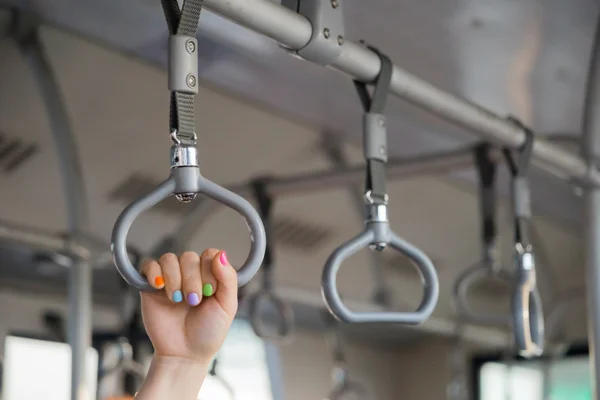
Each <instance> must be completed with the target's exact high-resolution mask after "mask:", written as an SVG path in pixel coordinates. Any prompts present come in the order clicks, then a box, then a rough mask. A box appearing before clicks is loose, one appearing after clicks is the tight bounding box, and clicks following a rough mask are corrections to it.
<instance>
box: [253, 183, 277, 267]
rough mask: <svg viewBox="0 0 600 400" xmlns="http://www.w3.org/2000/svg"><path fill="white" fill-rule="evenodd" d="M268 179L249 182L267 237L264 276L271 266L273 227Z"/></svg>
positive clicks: (263, 264)
mask: <svg viewBox="0 0 600 400" xmlns="http://www.w3.org/2000/svg"><path fill="white" fill-rule="evenodd" d="M268 181H269V179H268V178H259V179H255V180H254V181H252V182H251V186H252V190H253V191H254V198H255V199H256V203H257V206H258V213H259V214H260V218H261V219H262V220H263V225H264V226H265V233H266V237H267V246H266V249H265V257H264V259H263V263H262V270H263V274H264V275H268V274H269V273H270V271H271V269H272V265H273V251H272V247H271V245H272V243H273V234H272V233H273V232H272V231H273V227H272V225H273V224H272V212H271V211H272V209H273V197H272V196H271V195H270V194H269V192H268Z"/></svg>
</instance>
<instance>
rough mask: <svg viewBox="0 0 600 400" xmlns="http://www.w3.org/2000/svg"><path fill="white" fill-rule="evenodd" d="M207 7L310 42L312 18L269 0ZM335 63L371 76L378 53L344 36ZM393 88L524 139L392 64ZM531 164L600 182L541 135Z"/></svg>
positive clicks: (475, 124) (217, 1)
mask: <svg viewBox="0 0 600 400" xmlns="http://www.w3.org/2000/svg"><path fill="white" fill-rule="evenodd" d="M204 4H205V7H206V8H207V9H208V10H210V11H212V12H214V13H216V14H219V15H221V16H223V17H225V18H227V19H229V20H231V21H233V22H236V23H238V24H240V25H242V26H245V27H246V28H249V29H251V30H253V31H255V32H258V33H260V34H263V35H265V36H267V37H269V38H271V39H273V40H275V41H277V42H279V43H280V44H281V45H283V46H285V47H287V48H290V49H292V50H299V49H301V48H303V47H304V46H306V44H307V43H308V42H309V40H310V38H311V36H312V26H311V24H310V22H309V21H308V19H306V18H305V17H303V16H301V15H299V14H297V13H295V12H292V11H290V10H289V9H287V8H285V7H283V6H281V5H279V4H278V3H275V2H271V1H268V0H205V2H204ZM331 67H332V68H333V69H335V70H337V71H339V72H342V73H344V74H346V75H349V76H350V77H351V78H352V79H358V80H360V81H363V82H371V81H373V80H374V79H375V77H376V76H377V75H378V74H379V70H380V67H381V63H380V59H379V57H378V56H377V54H375V53H374V52H372V51H371V50H369V49H367V48H366V47H365V46H363V45H361V44H357V43H353V42H351V41H348V40H346V41H345V42H344V45H343V46H342V53H341V55H340V57H339V58H338V60H337V61H336V62H335V63H334V64H332V65H331ZM391 92H392V93H393V94H395V95H396V96H398V97H400V98H402V99H404V100H406V101H408V102H409V103H412V104H413V105H415V106H417V107H420V108H422V109H424V110H425V111H428V112H430V113H432V114H434V115H437V116H438V117H440V118H442V119H445V120H447V121H449V122H452V123H455V124H457V125H459V126H462V127H464V128H467V129H469V130H472V131H473V132H474V133H477V134H479V135H480V136H481V137H482V138H484V140H486V141H490V142H494V143H496V144H501V145H503V146H508V147H512V148H516V147H518V146H520V145H521V144H523V143H524V141H525V134H524V132H523V131H522V129H521V128H519V127H518V126H516V125H515V124H514V123H512V122H510V121H508V120H507V119H506V118H505V117H504V116H499V115H496V114H494V113H492V112H490V111H489V110H486V109H484V108H482V107H479V106H478V105H476V104H474V103H471V102H469V101H467V100H464V99H462V98H460V97H458V96H455V95H453V94H450V93H447V92H444V91H443V90H441V89H439V88H437V87H435V86H433V85H431V84H430V83H428V82H426V81H424V80H422V79H420V78H418V77H416V76H414V75H412V74H410V73H408V72H407V71H404V70H403V69H401V68H399V67H398V66H395V67H394V71H393V75H392V84H391ZM533 164H534V165H536V166H537V167H539V168H541V169H543V170H545V171H547V172H550V173H552V174H554V175H557V176H559V177H561V178H563V179H570V180H574V181H578V182H588V183H591V184H593V185H600V172H599V171H598V170H596V169H595V168H594V169H592V170H590V171H588V166H587V163H586V162H585V160H584V159H582V158H581V157H578V156H577V155H574V154H571V153H569V152H567V151H565V150H562V149H560V148H559V147H556V146H555V145H553V144H551V143H550V142H549V141H547V140H543V139H537V140H536V142H535V144H534V148H533Z"/></svg>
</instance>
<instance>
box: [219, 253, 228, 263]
mask: <svg viewBox="0 0 600 400" xmlns="http://www.w3.org/2000/svg"><path fill="white" fill-rule="evenodd" d="M219 261H221V264H222V265H227V264H228V261H227V255H225V252H222V253H221V256H220V257H219Z"/></svg>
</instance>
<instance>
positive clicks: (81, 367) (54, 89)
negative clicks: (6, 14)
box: [15, 13, 92, 400]
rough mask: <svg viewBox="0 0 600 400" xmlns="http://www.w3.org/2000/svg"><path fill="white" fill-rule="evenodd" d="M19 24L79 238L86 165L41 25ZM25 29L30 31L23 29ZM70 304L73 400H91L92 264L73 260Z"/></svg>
mask: <svg viewBox="0 0 600 400" xmlns="http://www.w3.org/2000/svg"><path fill="white" fill-rule="evenodd" d="M15 20H16V21H17V24H16V26H17V27H18V28H17V30H20V32H19V35H17V37H16V39H17V41H18V43H19V45H20V46H19V47H20V49H21V51H22V52H23V55H24V57H25V59H26V60H27V63H28V65H29V67H30V68H31V71H32V72H33V75H34V77H35V79H36V81H37V84H38V86H39V89H40V94H41V95H42V98H43V100H44V104H45V106H46V110H47V113H48V118H49V120H50V125H51V130H52V135H53V137H54V142H55V145H56V150H57V152H58V160H59V166H60V172H61V176H62V180H63V187H64V191H65V201H66V203H67V204H66V210H67V221H68V231H69V234H70V235H72V236H77V235H78V234H80V233H82V232H87V231H88V228H89V220H88V210H87V201H86V193H85V188H84V182H83V177H82V175H81V173H82V167H81V163H80V161H79V159H78V157H77V148H76V145H75V140H74V136H73V133H72V129H71V126H70V123H69V117H68V113H67V110H66V107H65V101H64V98H63V96H62V93H61V91H60V88H59V87H58V83H57V81H56V77H55V76H54V74H53V72H52V68H51V67H50V65H49V63H48V59H47V56H46V55H45V54H44V50H43V45H42V43H41V41H40V38H39V34H38V29H37V28H38V26H37V22H36V21H33V19H32V18H31V16H29V15H25V14H21V13H17V14H16V15H15ZM24 27H27V28H28V29H27V30H26V31H25V30H22V29H19V28H24ZM68 301H69V307H68V310H69V314H68V318H67V341H68V342H69V344H70V345H71V353H72V354H71V363H72V364H71V399H72V400H84V399H88V397H89V396H88V392H89V388H88V387H87V385H86V381H85V378H86V377H85V371H86V369H87V368H86V367H87V364H86V354H87V351H88V349H89V348H90V346H91V341H92V268H91V265H90V264H89V260H86V259H84V258H79V257H75V260H74V262H73V265H72V267H71V268H70V269H69V281H68Z"/></svg>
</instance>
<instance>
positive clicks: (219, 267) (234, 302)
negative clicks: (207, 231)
mask: <svg viewBox="0 0 600 400" xmlns="http://www.w3.org/2000/svg"><path fill="white" fill-rule="evenodd" d="M212 273H213V276H214V277H215V279H216V281H217V282H218V284H219V290H218V291H217V292H216V293H215V297H216V299H217V301H218V302H219V304H221V307H222V308H223V310H225V312H226V313H227V314H228V315H230V316H231V317H232V318H233V317H234V316H235V313H236V312H237V306H238V299H237V292H238V283H237V272H236V271H235V269H233V267H232V266H231V264H229V261H228V260H227V255H226V254H225V252H224V251H221V252H219V253H218V254H217V255H216V257H214V258H213V261H212Z"/></svg>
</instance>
